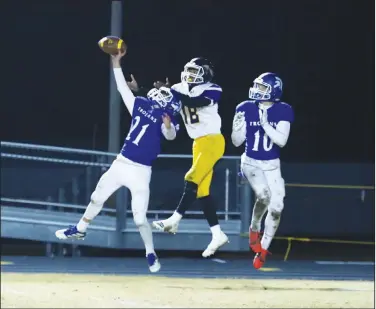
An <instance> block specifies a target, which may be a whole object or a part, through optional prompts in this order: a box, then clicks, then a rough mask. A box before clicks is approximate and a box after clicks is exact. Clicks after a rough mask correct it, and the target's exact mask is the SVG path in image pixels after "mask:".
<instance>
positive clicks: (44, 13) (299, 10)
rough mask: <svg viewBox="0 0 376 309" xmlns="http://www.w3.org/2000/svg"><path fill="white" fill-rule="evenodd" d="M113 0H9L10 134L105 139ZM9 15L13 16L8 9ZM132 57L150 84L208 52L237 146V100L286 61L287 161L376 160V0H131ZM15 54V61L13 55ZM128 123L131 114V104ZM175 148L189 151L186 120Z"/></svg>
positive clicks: (5, 107) (4, 95) (89, 141)
mask: <svg viewBox="0 0 376 309" xmlns="http://www.w3.org/2000/svg"><path fill="white" fill-rule="evenodd" d="M110 8H111V5H110V2H109V1H104V0H98V1H89V0H85V1H84V0H75V1H73V0H53V1H51V0H49V1H47V0H46V1H39V0H34V1H26V0H24V1H13V0H2V1H1V4H0V14H1V15H2V16H1V19H2V21H4V22H5V26H3V27H2V40H3V43H4V42H6V43H5V44H2V48H1V56H2V60H3V62H5V63H4V64H3V66H2V76H3V78H2V83H1V84H2V90H1V134H2V140H8V141H10V140H15V141H22V142H32V143H39V144H52V145H59V146H72V147H80V148H92V147H93V144H94V143H93V132H96V133H95V138H94V139H95V144H94V147H95V148H96V149H101V150H105V149H106V147H107V132H108V119H107V117H108V91H109V58H108V56H106V55H105V54H104V53H103V52H101V51H100V50H99V48H98V47H97V41H98V40H99V39H100V38H101V37H103V36H105V35H108V34H110ZM3 15H4V16H3ZM123 31H124V35H123V38H124V39H125V41H126V42H127V44H128V46H129V51H128V55H127V56H126V58H125V59H124V61H123V69H124V73H125V74H129V73H130V72H132V73H133V74H134V75H135V76H136V78H138V80H139V82H140V83H141V84H142V85H144V86H151V84H152V82H153V81H154V80H155V79H158V78H163V77H165V76H169V77H170V79H171V80H172V81H173V82H177V81H179V79H180V72H181V70H182V68H183V66H184V64H185V63H186V62H187V61H188V60H190V59H191V58H193V57H196V56H206V57H208V58H210V59H211V60H212V61H213V62H214V64H215V65H216V81H217V82H218V83H219V84H221V85H222V87H223V89H224V93H223V99H222V101H221V103H220V113H221V115H222V118H223V122H224V124H223V132H224V135H225V136H226V139H227V151H226V154H228V155H235V154H240V153H241V152H242V149H240V148H239V149H235V148H234V147H233V146H232V145H231V141H230V138H229V135H230V133H231V122H232V117H233V112H234V109H235V106H236V105H237V104H238V103H239V102H241V101H242V100H245V99H247V95H248V88H249V86H250V85H251V84H252V82H253V79H254V78H255V77H256V76H258V75H259V74H260V73H262V72H265V71H272V72H276V73H278V74H279V75H280V76H281V78H282V79H283V81H284V87H285V94H284V97H283V99H284V101H286V102H288V103H289V104H291V105H292V106H293V107H294V110H295V117H296V122H295V123H294V124H293V127H292V132H291V136H290V140H289V143H288V146H287V147H286V148H285V149H284V150H283V152H282V153H283V154H282V159H283V160H284V161H290V162H297V161H300V162H302V161H305V162H308V161H316V162H324V161H330V162H338V161H348V162H349V161H355V162H373V161H374V150H373V149H374V132H375V131H374V104H375V100H374V93H375V88H374V35H375V33H374V1H372V0H304V1H302V0H270V1H266V2H265V1H250V0H248V1H247V0H233V1H214V0H192V1H176V0H137V1H136V0H128V1H126V3H125V5H124V27H123ZM4 60H5V61H4ZM122 116H123V120H122V129H123V131H124V135H125V133H126V130H127V128H128V126H129V120H130V117H129V115H127V114H126V111H125V109H122ZM165 146H166V147H165V152H173V153H188V152H189V151H190V147H191V141H190V140H189V138H188V137H187V135H186V133H185V131H184V130H183V132H182V133H181V134H180V136H179V139H178V141H177V142H175V143H171V144H168V145H165Z"/></svg>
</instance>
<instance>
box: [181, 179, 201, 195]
mask: <svg viewBox="0 0 376 309" xmlns="http://www.w3.org/2000/svg"><path fill="white" fill-rule="evenodd" d="M197 189H198V185H197V184H195V183H194V182H191V181H186V182H185V185H184V193H188V194H194V196H196V195H197Z"/></svg>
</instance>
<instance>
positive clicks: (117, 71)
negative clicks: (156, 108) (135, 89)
mask: <svg viewBox="0 0 376 309" xmlns="http://www.w3.org/2000/svg"><path fill="white" fill-rule="evenodd" d="M113 70H114V75H115V81H116V86H117V89H118V91H119V92H120V94H121V97H122V98H123V102H124V104H125V107H126V108H127V109H128V111H129V113H130V114H131V115H132V113H133V107H134V101H135V96H134V95H133V93H132V91H131V90H130V89H129V87H128V85H127V82H126V81H125V78H124V75H123V71H122V70H121V68H114V69H113Z"/></svg>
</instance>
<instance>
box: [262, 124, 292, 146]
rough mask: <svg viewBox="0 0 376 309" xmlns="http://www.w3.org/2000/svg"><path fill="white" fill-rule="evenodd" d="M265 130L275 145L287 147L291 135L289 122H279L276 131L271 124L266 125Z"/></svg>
mask: <svg viewBox="0 0 376 309" xmlns="http://www.w3.org/2000/svg"><path fill="white" fill-rule="evenodd" d="M263 129H264V131H265V133H266V134H267V135H268V136H269V138H270V139H271V140H272V141H273V143H274V144H277V145H278V146H279V147H281V148H282V147H284V146H285V145H286V143H287V140H288V138H289V134H290V122H289V121H280V122H278V124H277V127H276V128H275V129H274V128H273V127H272V126H271V125H270V124H269V123H265V124H264V126H263Z"/></svg>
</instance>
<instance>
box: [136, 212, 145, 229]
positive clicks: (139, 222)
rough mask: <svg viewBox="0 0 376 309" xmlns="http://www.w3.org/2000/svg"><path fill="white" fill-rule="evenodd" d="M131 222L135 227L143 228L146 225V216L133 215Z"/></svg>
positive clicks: (141, 214)
mask: <svg viewBox="0 0 376 309" xmlns="http://www.w3.org/2000/svg"><path fill="white" fill-rule="evenodd" d="M133 221H134V223H135V224H136V225H137V226H143V225H145V224H147V222H148V219H147V218H146V214H144V213H141V212H138V213H134V214H133Z"/></svg>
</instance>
